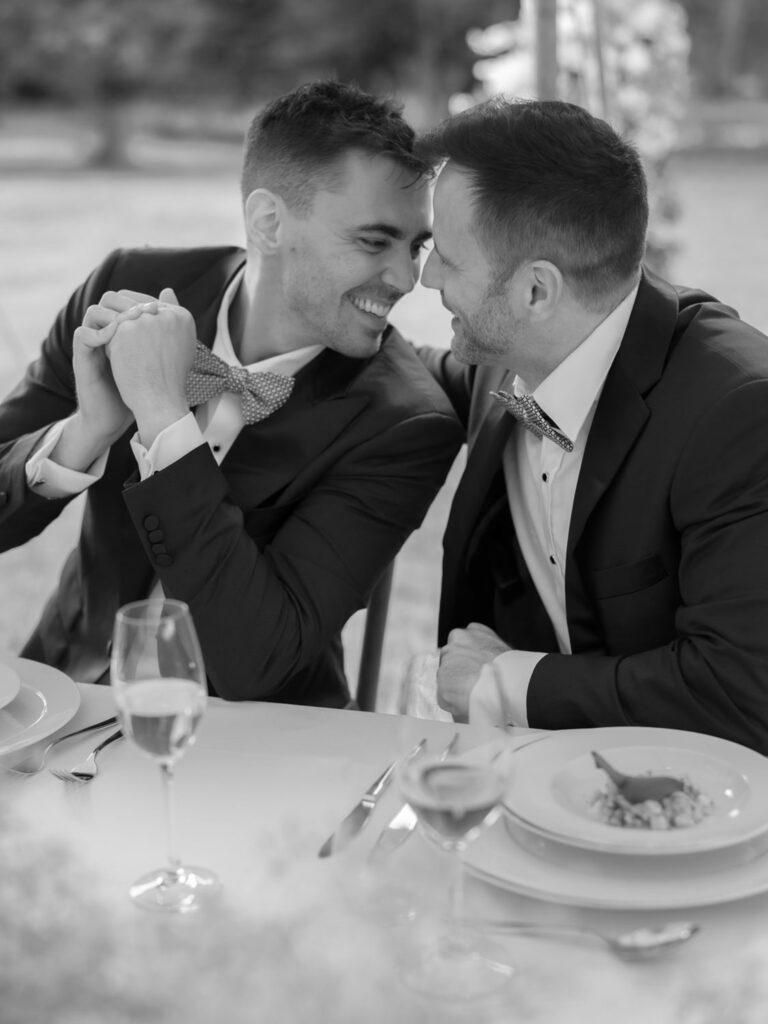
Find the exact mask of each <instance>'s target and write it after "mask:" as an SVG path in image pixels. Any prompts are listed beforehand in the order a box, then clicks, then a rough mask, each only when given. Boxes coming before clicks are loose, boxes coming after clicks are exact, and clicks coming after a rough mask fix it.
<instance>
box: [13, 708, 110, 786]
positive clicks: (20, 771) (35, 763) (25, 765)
mask: <svg viewBox="0 0 768 1024" xmlns="http://www.w3.org/2000/svg"><path fill="white" fill-rule="evenodd" d="M116 721H117V719H116V718H115V717H114V715H113V716H112V718H105V719H103V721H101V722H92V723H91V725H84V726H83V727H82V728H81V729H75V730H74V731H73V732H67V733H65V734H64V735H63V736H59V737H57V739H55V740H51V742H50V743H49V744H48V746H47V747H46V748H45V749H44V750H43V752H42V753H41V754H38V755H37V756H36V757H32V756H30V757H27V758H25V759H24V760H23V761H20V762H19V763H18V764H14V765H13V767H10V766H7V765H0V769H2V771H4V772H6V773H7V774H8V775H22V776H24V777H25V778H26V777H31V776H32V775H39V774H40V772H41V771H42V770H43V768H45V760H46V758H47V757H48V755H49V754H50V752H51V751H52V750H53V748H54V747H55V746H57V745H58V744H59V743H64V742H65V741H66V740H71V739H73V738H74V737H75V736H82V735H83V734H84V733H86V732H96V730H97V729H105V728H106V727H107V726H108V725H114V724H115V722H116Z"/></svg>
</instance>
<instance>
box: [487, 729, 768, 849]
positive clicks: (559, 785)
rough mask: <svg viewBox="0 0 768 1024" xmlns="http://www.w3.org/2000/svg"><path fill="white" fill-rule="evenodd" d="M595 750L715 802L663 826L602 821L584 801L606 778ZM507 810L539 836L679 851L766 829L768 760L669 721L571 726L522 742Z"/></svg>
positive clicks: (747, 838) (728, 843) (721, 845)
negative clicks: (664, 725) (678, 780)
mask: <svg viewBox="0 0 768 1024" xmlns="http://www.w3.org/2000/svg"><path fill="white" fill-rule="evenodd" d="M592 750H598V751H599V752H600V753H601V754H603V755H604V756H605V757H606V759H607V760H608V761H609V762H611V764H613V765H614V766H615V767H616V768H618V769H619V770H620V771H624V772H627V773H630V774H642V773H644V772H647V771H651V772H653V773H654V774H659V775H672V776H681V775H682V776H685V777H686V778H688V779H689V780H690V781H691V782H692V783H693V784H694V785H695V786H697V787H698V788H699V789H700V790H701V791H702V792H703V793H706V794H707V795H708V796H710V797H711V798H712V799H713V801H714V804H715V806H714V810H713V812H712V813H711V814H710V815H709V816H708V817H706V818H704V820H703V821H701V822H698V823H697V824H695V825H691V826H688V827H684V828H671V829H669V830H665V831H656V830H652V829H636V828H621V827H619V826H616V825H608V824H606V823H605V822H602V821H600V820H599V819H598V818H597V816H596V813H595V811H594V808H593V807H592V806H591V801H592V799H593V797H594V796H595V794H596V793H597V792H598V791H599V790H600V789H602V788H603V787H604V785H605V782H606V776H605V773H604V772H603V771H601V770H600V769H599V768H597V767H595V764H594V762H593V760H592V756H591V751H592ZM505 809H506V810H507V812H508V813H509V814H510V815H511V816H512V817H513V818H514V819H515V820H516V821H517V822H518V823H519V824H521V825H523V826H527V827H529V828H530V829H531V830H532V831H534V832H536V833H537V834H538V835H540V836H544V837H546V836H549V837H550V838H552V839H556V840H558V841H559V842H561V843H566V844H569V845H572V846H574V847H580V848H582V849H587V850H596V851H600V852H603V853H620V854H626V855H630V856H637V855H651V854H653V855H662V856H664V857H669V856H671V855H686V854H692V853H700V852H704V851H711V850H722V849H726V848H728V847H732V846H736V845H738V844H751V845H752V847H753V849H754V848H755V842H756V840H758V839H759V838H760V837H764V836H765V835H766V834H767V833H768V758H765V757H763V756H762V755H761V754H758V753H756V752H755V751H753V750H749V749H748V748H747V747H743V746H741V745H740V744H738V743H731V742H730V741H728V740H722V739H718V738H716V737H714V736H705V735H703V734H701V733H694V732H684V731H681V730H677V729H652V728H643V727H634V726H623V727H622V726H618V727H615V728H605V729H573V730H567V731H564V732H559V733H552V734H551V735H549V736H546V737H544V738H543V739H541V740H538V741H537V742H535V743H531V744H530V745H529V746H525V747H523V748H522V749H520V750H519V751H518V752H517V753H516V754H515V757H514V772H513V776H512V780H511V785H510V788H509V791H508V793H507V797H506V799H505Z"/></svg>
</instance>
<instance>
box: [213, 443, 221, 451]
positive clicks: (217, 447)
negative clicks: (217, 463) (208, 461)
mask: <svg viewBox="0 0 768 1024" xmlns="http://www.w3.org/2000/svg"><path fill="white" fill-rule="evenodd" d="M213 450H214V451H215V452H220V451H221V445H220V444H215V445H214V446H213Z"/></svg>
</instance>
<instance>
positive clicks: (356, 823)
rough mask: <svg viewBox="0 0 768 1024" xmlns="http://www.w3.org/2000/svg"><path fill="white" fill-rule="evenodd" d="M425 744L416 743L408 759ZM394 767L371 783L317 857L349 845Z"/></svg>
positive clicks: (326, 841)
mask: <svg viewBox="0 0 768 1024" xmlns="http://www.w3.org/2000/svg"><path fill="white" fill-rule="evenodd" d="M426 743H427V741H426V739H423V740H421V741H420V742H419V743H417V744H416V746H415V747H414V748H413V750H412V751H411V752H410V753H409V754H408V758H412V757H415V756H416V755H417V754H418V753H420V752H421V751H422V750H423V749H424V747H425V746H426ZM396 767H397V761H393V762H392V764H390V765H389V766H388V767H387V768H385V769H384V771H383V772H382V773H381V775H380V776H379V777H378V778H377V779H376V780H375V782H373V783H371V785H370V786H369V787H368V789H367V790H366V791H365V793H363V795H362V797H361V798H360V800H359V801H358V802H357V803H356V804H355V806H354V807H353V808H352V810H351V811H350V812H349V814H347V815H346V817H345V818H343V819H342V821H341V822H340V823H339V825H338V826H337V828H336V829H335V831H334V832H332V833H331V835H329V836H328V838H327V839H326V840H325V842H324V843H323V845H322V846H321V847H320V849H319V850H318V852H317V855H318V857H330V856H331V854H332V853H338V852H339V850H343V849H344V847H345V846H347V845H349V843H350V842H351V841H352V839H354V837H355V836H356V835H357V834H358V832H359V831H360V830H361V829H362V827H363V825H365V823H366V822H367V821H368V819H369V818H370V816H371V814H372V813H373V809H374V807H375V806H376V801H377V800H378V799H379V797H380V796H381V794H382V793H383V792H384V790H385V789H386V788H387V786H388V785H389V783H390V781H391V779H392V773H393V772H394V770H395V768H396Z"/></svg>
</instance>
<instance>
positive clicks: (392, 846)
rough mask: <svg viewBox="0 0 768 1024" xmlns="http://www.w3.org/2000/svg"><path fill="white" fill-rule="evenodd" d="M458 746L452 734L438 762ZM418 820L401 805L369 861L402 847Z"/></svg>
mask: <svg viewBox="0 0 768 1024" xmlns="http://www.w3.org/2000/svg"><path fill="white" fill-rule="evenodd" d="M458 745H459V734H458V733H454V736H453V739H452V740H451V742H450V743H449V744H448V746H447V747H446V748H445V750H444V751H443V752H442V754H441V755H440V760H441V761H444V760H445V758H446V757H450V755H451V754H453V753H455V751H456V748H457V747H458ZM418 820H419V819H418V816H417V814H416V812H415V811H414V810H413V808H412V807H411V805H410V804H403V805H402V807H401V808H400V809H399V810H398V811H397V812H396V813H395V814H394V815H393V817H392V819H391V821H390V822H389V824H388V825H387V826H386V827H385V828H383V829H382V830H381V833H380V834H379V838H378V839H377V840H376V842H375V844H374V846H373V848H372V850H371V852H370V859H371V860H376V859H377V858H379V857H386V856H387V854H389V853H392V851H393V850H396V849H397V848H398V846H402V844H403V843H404V842H405V841H406V839H407V838H408V837H409V836H410V835H412V833H413V830H414V829H415V828H416V825H417V824H418Z"/></svg>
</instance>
